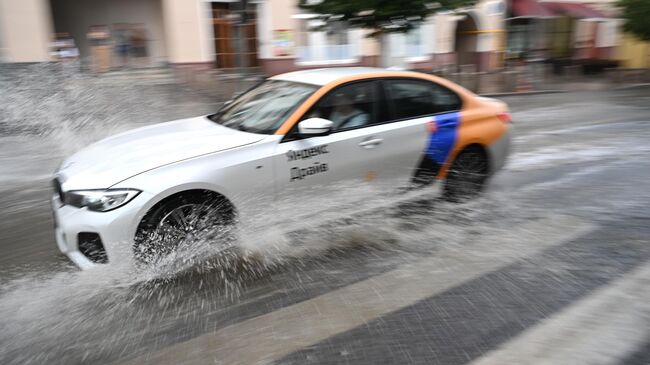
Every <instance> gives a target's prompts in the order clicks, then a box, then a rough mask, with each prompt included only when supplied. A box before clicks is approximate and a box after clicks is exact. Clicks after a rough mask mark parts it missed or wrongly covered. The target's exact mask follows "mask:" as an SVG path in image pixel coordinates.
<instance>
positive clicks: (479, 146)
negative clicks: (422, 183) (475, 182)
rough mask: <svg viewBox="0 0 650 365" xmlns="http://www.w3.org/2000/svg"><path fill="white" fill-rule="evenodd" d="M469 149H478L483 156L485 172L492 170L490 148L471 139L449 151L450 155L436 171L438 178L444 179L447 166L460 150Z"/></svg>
mask: <svg viewBox="0 0 650 365" xmlns="http://www.w3.org/2000/svg"><path fill="white" fill-rule="evenodd" d="M471 149H476V150H477V151H480V153H481V154H482V155H483V156H484V157H485V163H486V166H487V173H488V174H490V173H491V171H492V161H491V160H490V149H489V148H488V146H487V145H485V144H483V143H481V142H480V141H471V142H469V143H466V144H464V145H462V146H460V147H457V148H454V151H453V152H452V153H451V155H450V156H449V158H448V159H447V161H446V162H445V164H444V165H443V167H442V168H441V169H440V172H439V173H438V179H445V178H446V177H447V173H448V172H449V168H450V167H451V165H452V164H453V163H454V161H455V160H456V157H458V155H460V154H461V153H462V152H465V151H468V150H471Z"/></svg>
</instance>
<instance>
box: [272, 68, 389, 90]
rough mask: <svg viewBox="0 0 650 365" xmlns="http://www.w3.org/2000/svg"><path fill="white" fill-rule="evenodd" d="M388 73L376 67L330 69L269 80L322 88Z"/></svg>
mask: <svg viewBox="0 0 650 365" xmlns="http://www.w3.org/2000/svg"><path fill="white" fill-rule="evenodd" d="M388 71H391V70H388V69H385V68H378V67H330V68H317V69H311V70H302V71H294V72H288V73H285V74H281V75H276V76H273V77H271V78H270V79H271V80H282V81H292V82H301V83H303V84H312V85H318V86H323V85H326V84H329V83H330V82H332V81H336V80H338V79H340V78H344V77H350V76H359V77H363V75H364V74H368V76H373V77H376V76H377V73H378V72H388Z"/></svg>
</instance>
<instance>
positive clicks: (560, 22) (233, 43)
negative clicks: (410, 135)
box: [0, 0, 650, 92]
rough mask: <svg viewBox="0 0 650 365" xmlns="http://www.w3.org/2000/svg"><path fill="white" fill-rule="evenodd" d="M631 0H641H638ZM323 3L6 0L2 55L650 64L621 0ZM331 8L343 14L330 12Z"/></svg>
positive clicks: (559, 68)
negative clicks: (402, 5)
mask: <svg viewBox="0 0 650 365" xmlns="http://www.w3.org/2000/svg"><path fill="white" fill-rule="evenodd" d="M627 2H631V3H632V4H631V5H628V6H629V7H631V8H632V9H634V8H635V7H638V5H637V4H641V7H643V5H642V3H643V1H639V0H631V1H629V0H628V1H627ZM326 3H328V2H326ZM329 3H333V5H330V7H329V8H328V7H325V8H323V7H322V4H321V2H319V1H302V4H299V2H298V1H297V0H264V1H252V0H241V1H204V0H130V1H126V0H23V1H11V0H2V1H0V61H2V62H5V63H9V64H13V65H20V64H25V63H38V62H59V63H62V64H71V65H72V66H71V67H73V68H75V69H79V70H82V71H87V72H94V73H116V75H124V74H125V73H127V72H128V74H129V75H131V74H133V75H135V76H149V78H163V79H164V78H165V77H169V76H170V75H172V76H173V77H177V78H180V79H181V80H182V81H185V82H195V83H196V82H198V81H197V79H201V80H203V81H205V80H207V78H209V77H213V78H217V79H218V78H219V77H220V76H221V77H223V76H224V75H229V76H232V75H237V74H247V75H267V76H268V75H274V74H278V73H282V72H287V71H292V70H299V69H304V68H314V67H335V66H383V67H390V66H394V67H401V68H405V69H411V70H418V71H423V72H433V73H437V74H441V75H443V76H446V77H448V78H452V79H454V80H455V81H457V82H460V83H462V84H463V85H464V86H466V87H468V88H470V89H473V90H475V91H483V92H501V91H527V90H533V89H542V88H552V87H553V86H556V85H554V83H557V80H558V77H561V80H562V81H566V80H567V79H566V78H567V77H570V78H572V80H573V81H580V80H581V79H585V78H587V79H589V80H591V79H593V78H594V77H598V78H601V79H607V80H608V81H614V82H624V81H625V80H627V79H630V80H634V81H639V80H648V77H649V76H648V74H647V72H644V69H647V68H648V67H649V65H650V56H648V55H649V53H650V46H649V43H648V42H647V41H643V40H642V39H643V38H644V36H646V35H647V34H644V33H643V32H638V31H637V32H635V29H634V27H630V26H626V25H625V24H626V22H628V23H630V22H632V21H633V20H631V19H628V20H626V19H625V17H626V13H625V9H626V8H625V6H626V4H625V3H626V1H623V2H617V1H616V0H565V1H546V0H479V1H463V0H445V1H441V2H438V3H436V2H422V1H420V2H413V3H414V4H416V5H422V4H424V5H426V7H422V8H421V9H420V8H418V9H416V11H413V12H412V13H411V14H406V13H405V12H404V11H401V12H400V11H395V9H389V8H390V6H388V7H386V6H385V5H381V2H375V1H366V2H364V1H354V2H352V3H354V6H356V7H357V8H358V9H368V10H361V11H360V12H356V13H354V12H350V9H347V8H340V9H339V8H337V6H339V7H340V6H341V4H345V2H340V4H339V2H336V1H334V2H331V1H330V2H329ZM431 4H433V5H431ZM319 6H321V7H319ZM332 6H333V7H332ZM382 6H383V7H384V8H386V9H387V10H386V11H388V13H389V15H391V17H384V18H383V19H382V21H383V22H382V21H376V22H375V23H373V24H371V25H370V26H368V23H367V22H366V23H361V22H357V23H355V20H359V19H350V18H355V17H356V18H364V19H369V18H378V16H377V17H375V15H376V14H374V11H375V10H377V12H378V13H377V14H379V12H381V11H384V9H382ZM406 6H407V7H408V6H412V4H408V5H406ZM647 6H648V5H645V7H646V8H647ZM377 7H379V8H377ZM375 8H376V9H375ZM333 10H334V11H338V10H341V12H343V13H344V12H346V11H347V12H348V14H347V15H346V16H345V17H344V18H343V19H341V16H338V17H337V16H329V17H328V16H327V12H332V11H333ZM364 11H365V13H364ZM386 11H385V12H386ZM643 11H644V10H643V9H638V10H637V13H639V14H642V13H643ZM323 13H325V16H323ZM404 14H406V15H404ZM632 14H634V12H633V13H632ZM350 20H351V21H350ZM641 21H642V20H641ZM637 22H638V21H637ZM356 25H360V26H356ZM630 30H631V31H630ZM134 70H135V71H134ZM197 74H198V75H200V76H198V75H197ZM205 83H206V84H210V83H211V82H205ZM198 86H200V85H198ZM203 86H205V85H203Z"/></svg>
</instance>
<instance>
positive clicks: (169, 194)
mask: <svg viewBox="0 0 650 365" xmlns="http://www.w3.org/2000/svg"><path fill="white" fill-rule="evenodd" d="M183 194H210V195H214V196H216V197H218V198H219V199H222V200H223V204H224V206H226V207H228V211H229V213H230V214H231V218H232V219H233V220H235V219H236V218H237V216H238V211H237V207H236V205H235V204H234V203H233V201H232V200H231V199H229V198H228V197H227V196H226V194H223V193H221V192H219V191H217V190H216V189H213V188H211V187H205V186H194V185H190V186H184V187H177V188H175V189H169V190H166V191H164V192H161V193H160V194H157V195H156V196H155V197H154V198H152V199H151V200H149V202H147V204H145V205H144V206H143V207H142V209H141V210H140V212H139V214H138V215H137V217H136V219H135V220H134V222H133V225H132V229H131V232H132V234H131V236H132V237H133V238H135V235H137V233H138V229H139V228H140V225H141V224H142V223H143V221H144V220H145V218H146V217H148V216H149V215H150V214H151V213H152V212H154V211H155V210H156V209H158V208H159V207H160V206H161V205H162V204H165V203H166V202H168V201H170V200H173V199H176V198H178V197H179V196H182V195H183Z"/></svg>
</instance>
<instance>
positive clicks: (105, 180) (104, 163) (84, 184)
mask: <svg viewBox="0 0 650 365" xmlns="http://www.w3.org/2000/svg"><path fill="white" fill-rule="evenodd" d="M264 137H265V136H264V135H261V134H253V133H246V132H242V131H238V130H234V129H230V128H226V127H223V126H221V125H219V124H216V123H214V122H212V121H210V120H209V119H207V118H206V117H198V118H190V119H182V120H177V121H173V122H167V123H161V124H156V125H152V126H148V127H143V128H138V129H134V130H131V131H128V132H124V133H121V134H117V135H115V136H112V137H109V138H106V139H103V140H101V141H99V142H97V143H94V144H92V145H90V146H88V147H86V148H84V149H82V150H81V151H79V152H77V153H75V154H74V155H73V156H71V157H70V158H68V159H66V160H65V161H64V162H63V164H62V165H61V168H60V169H59V171H58V172H57V174H56V175H57V178H59V180H60V181H61V183H62V188H63V189H64V190H66V191H67V190H78V189H104V188H108V187H110V186H112V185H115V184H116V183H118V182H120V181H123V180H125V179H128V178H130V177H132V176H134V175H137V174H140V173H142V172H145V171H147V170H151V169H155V168H157V167H160V166H163V165H167V164H170V163H174V162H177V161H182V160H185V159H189V158H192V157H197V156H201V155H205V154H209V153H214V152H219V151H223V150H227V149H231V148H235V147H239V146H243V145H247V144H251V143H255V142H257V141H260V140H262V139H264ZM134 188H137V187H134Z"/></svg>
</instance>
